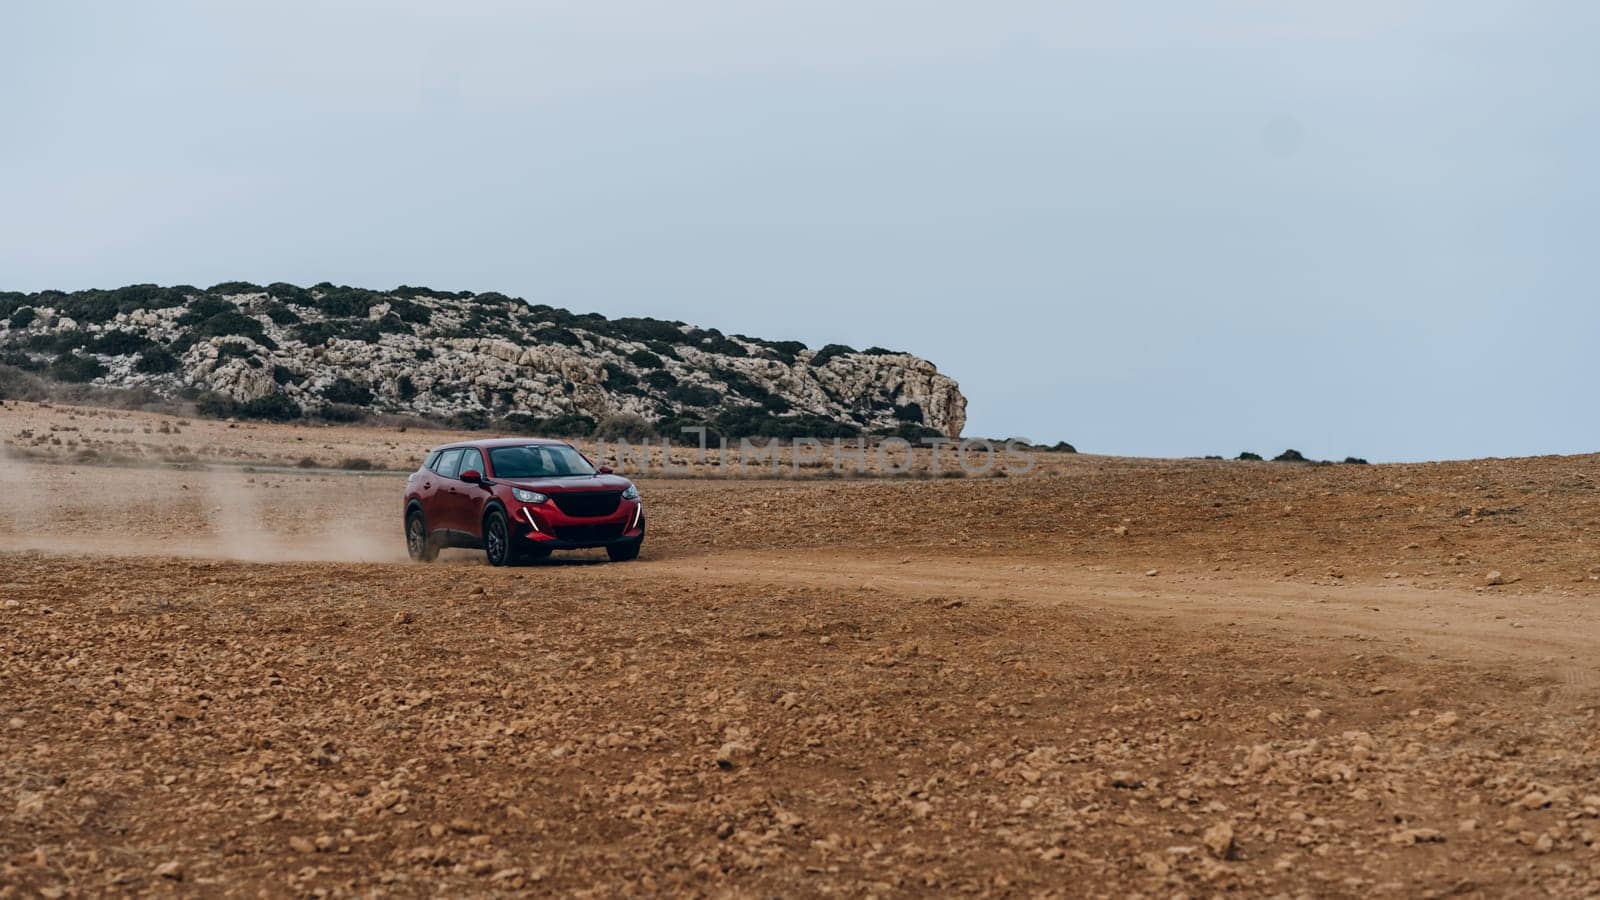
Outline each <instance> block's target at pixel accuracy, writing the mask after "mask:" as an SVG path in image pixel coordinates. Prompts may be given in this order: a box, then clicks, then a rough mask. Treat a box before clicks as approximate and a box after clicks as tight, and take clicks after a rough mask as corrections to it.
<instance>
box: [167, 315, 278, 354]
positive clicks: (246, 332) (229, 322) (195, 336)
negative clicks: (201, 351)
mask: <svg viewBox="0 0 1600 900" xmlns="http://www.w3.org/2000/svg"><path fill="white" fill-rule="evenodd" d="M185 337H186V338H188V341H189V345H190V346H192V345H193V344H194V343H195V342H196V341H198V340H199V339H200V338H208V337H247V338H250V339H251V340H253V341H255V342H256V343H258V344H260V345H261V346H263V347H266V348H267V349H268V350H275V349H277V347H278V345H277V343H276V342H274V341H273V340H272V338H269V337H267V332H266V329H265V328H263V327H262V325H261V320H259V319H256V318H254V317H252V316H247V315H245V314H244V313H242V312H239V311H238V310H237V309H226V310H223V311H221V312H218V313H215V314H213V315H210V316H207V317H206V318H205V319H203V320H201V321H199V322H197V323H195V325H194V326H193V327H192V328H190V329H189V332H188V334H187V335H185Z"/></svg>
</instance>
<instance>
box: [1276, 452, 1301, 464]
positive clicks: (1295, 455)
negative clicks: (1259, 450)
mask: <svg viewBox="0 0 1600 900" xmlns="http://www.w3.org/2000/svg"><path fill="white" fill-rule="evenodd" d="M1272 461H1273V462H1305V461H1306V458H1305V456H1304V455H1303V454H1302V453H1301V452H1300V451H1299V450H1285V451H1283V452H1282V453H1279V454H1278V455H1277V456H1274V457H1273V458H1272Z"/></svg>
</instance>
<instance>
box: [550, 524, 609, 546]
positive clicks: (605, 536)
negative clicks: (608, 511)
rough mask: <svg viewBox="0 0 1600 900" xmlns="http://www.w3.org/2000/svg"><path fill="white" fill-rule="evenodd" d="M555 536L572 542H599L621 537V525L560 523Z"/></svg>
mask: <svg viewBox="0 0 1600 900" xmlns="http://www.w3.org/2000/svg"><path fill="white" fill-rule="evenodd" d="M556 537H557V538H560V539H561V540H563V541H571V542H573V543H574V544H599V543H604V542H606V541H614V540H616V539H617V538H619V537H622V525H621V524H616V525H562V526H559V527H557V528H556Z"/></svg>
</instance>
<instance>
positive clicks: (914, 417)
mask: <svg viewBox="0 0 1600 900" xmlns="http://www.w3.org/2000/svg"><path fill="white" fill-rule="evenodd" d="M894 417H895V418H896V419H898V420H900V421H902V422H916V423H921V422H922V421H923V415H922V405H921V404H920V403H907V404H906V405H904V406H900V405H899V404H896V405H895V408H894Z"/></svg>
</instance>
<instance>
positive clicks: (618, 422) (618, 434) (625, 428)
mask: <svg viewBox="0 0 1600 900" xmlns="http://www.w3.org/2000/svg"><path fill="white" fill-rule="evenodd" d="M655 433H656V430H655V428H654V427H652V426H651V425H650V423H649V422H646V421H645V419H644V417H643V416H640V415H636V414H634V413H616V414H614V415H609V416H606V417H605V418H604V419H601V420H600V421H599V423H598V424H596V425H595V427H594V434H595V436H596V437H601V438H606V439H607V440H624V441H642V440H644V439H645V438H649V437H654V436H655Z"/></svg>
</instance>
